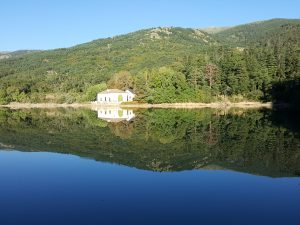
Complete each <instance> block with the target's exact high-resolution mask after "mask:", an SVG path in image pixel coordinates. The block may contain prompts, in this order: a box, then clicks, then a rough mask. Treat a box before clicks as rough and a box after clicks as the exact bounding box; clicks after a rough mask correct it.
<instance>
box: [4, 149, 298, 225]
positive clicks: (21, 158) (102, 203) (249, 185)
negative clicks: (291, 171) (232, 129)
mask: <svg viewBox="0 0 300 225" xmlns="http://www.w3.org/2000/svg"><path fill="white" fill-rule="evenodd" d="M0 179H1V185H0V199H1V201H0V209H1V211H0V224H5V225H9V224H43V225H47V224H51V225H52V224H246V225H247V224H251V225H252V224H273V225H276V224H297V222H298V221H299V220H298V219H299V218H298V213H299V209H300V195H299V192H300V186H299V184H300V179H299V178H276V179H274V178H269V177H264V176H254V175H249V174H245V173H237V172H231V171H218V170H216V171H211V170H194V171H182V172H164V173H160V172H151V171H144V170H138V169H134V168H129V167H125V166H120V165H115V164H109V163H101V162H96V161H94V160H89V159H82V158H79V157H77V156H70V155H63V154H54V153H21V152H16V151H13V152H5V151H0Z"/></svg>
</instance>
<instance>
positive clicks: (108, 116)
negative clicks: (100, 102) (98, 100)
mask: <svg viewBox="0 0 300 225" xmlns="http://www.w3.org/2000/svg"><path fill="white" fill-rule="evenodd" d="M97 112H98V118H99V119H102V120H106V121H107V122H120V121H123V120H127V121H129V120H131V119H132V118H134V117H135V114H134V113H133V111H132V110H131V109H121V108H118V107H116V108H101V109H97Z"/></svg>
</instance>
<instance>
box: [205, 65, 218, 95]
mask: <svg viewBox="0 0 300 225" xmlns="http://www.w3.org/2000/svg"><path fill="white" fill-rule="evenodd" d="M217 74H218V67H217V66H216V65H215V64H212V63H208V64H206V65H205V78H206V80H207V81H208V84H209V88H210V89H211V87H212V85H213V83H214V82H215V80H216V78H217Z"/></svg>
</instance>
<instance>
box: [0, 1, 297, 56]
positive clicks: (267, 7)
mask: <svg viewBox="0 0 300 225" xmlns="http://www.w3.org/2000/svg"><path fill="white" fill-rule="evenodd" d="M271 18H300V1H299V0H251V1H250V0H248V1H246V0H245V1H243V0H205V1H202V0H123V1H121V0H109V1H104V0H102V1H101V0H98V1H96V0H78V1H76V0H0V29H1V35H0V51H5V50H8V51H11V50H17V49H52V48H59V47H69V46H73V45H76V44H80V43H84V42H88V41H91V40H94V39H97V38H103V37H110V36H114V35H117V34H124V33H128V32H131V31H136V30H139V29H143V28H150V27H157V26H180V27H193V28H201V27H208V26H230V25H237V24H243V23H247V22H253V21H257V20H265V19H271Z"/></svg>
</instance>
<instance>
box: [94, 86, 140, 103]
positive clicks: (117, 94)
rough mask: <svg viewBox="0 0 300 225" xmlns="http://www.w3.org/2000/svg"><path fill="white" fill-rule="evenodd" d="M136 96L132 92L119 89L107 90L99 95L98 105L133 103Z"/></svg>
mask: <svg viewBox="0 0 300 225" xmlns="http://www.w3.org/2000/svg"><path fill="white" fill-rule="evenodd" d="M134 97H135V94H133V93H132V92H131V91H129V90H126V91H122V90H119V89H107V90H105V91H102V92H100V93H98V94H97V101H96V102H97V103H104V104H120V103H122V102H131V101H133V98H134Z"/></svg>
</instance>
